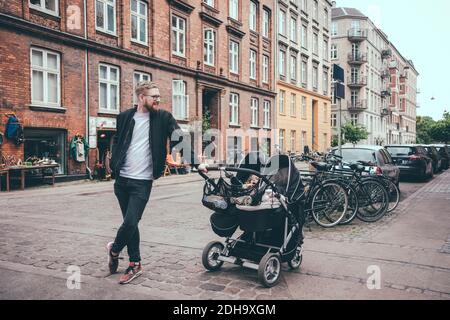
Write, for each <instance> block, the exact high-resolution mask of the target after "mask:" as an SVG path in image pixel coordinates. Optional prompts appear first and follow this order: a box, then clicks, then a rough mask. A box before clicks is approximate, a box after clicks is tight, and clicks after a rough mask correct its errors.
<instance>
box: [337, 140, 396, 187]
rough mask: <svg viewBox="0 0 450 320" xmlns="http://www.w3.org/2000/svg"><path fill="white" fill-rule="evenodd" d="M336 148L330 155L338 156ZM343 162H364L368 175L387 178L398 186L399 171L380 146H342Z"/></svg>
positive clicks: (387, 153)
mask: <svg viewBox="0 0 450 320" xmlns="http://www.w3.org/2000/svg"><path fill="white" fill-rule="evenodd" d="M338 152H339V150H338V148H333V149H332V151H331V153H333V154H338ZM342 157H343V161H345V162H350V163H356V162H358V161H364V162H366V163H367V164H370V166H366V171H367V172H369V173H370V174H376V175H384V176H386V177H389V178H390V179H391V180H392V181H393V182H394V183H395V184H396V185H397V186H398V185H399V176H400V169H399V168H398V167H397V166H396V165H395V164H394V162H393V160H392V158H391V155H390V154H389V152H388V151H387V150H386V149H385V148H383V147H380V146H355V147H353V146H343V147H342Z"/></svg>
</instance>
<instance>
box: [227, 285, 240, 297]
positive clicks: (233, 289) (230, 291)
mask: <svg viewBox="0 0 450 320" xmlns="http://www.w3.org/2000/svg"><path fill="white" fill-rule="evenodd" d="M240 291H242V289H239V288H236V287H226V288H225V289H224V290H223V292H225V293H228V294H231V295H235V294H237V293H239V292H240Z"/></svg>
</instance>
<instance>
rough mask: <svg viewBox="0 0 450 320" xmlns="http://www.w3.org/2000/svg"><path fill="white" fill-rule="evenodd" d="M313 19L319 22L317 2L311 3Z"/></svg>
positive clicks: (315, 0)
mask: <svg viewBox="0 0 450 320" xmlns="http://www.w3.org/2000/svg"><path fill="white" fill-rule="evenodd" d="M313 19H315V20H316V21H317V22H318V21H319V3H318V2H317V0H314V1H313Z"/></svg>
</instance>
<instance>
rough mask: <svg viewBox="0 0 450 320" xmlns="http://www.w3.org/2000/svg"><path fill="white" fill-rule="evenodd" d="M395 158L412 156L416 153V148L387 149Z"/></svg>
mask: <svg viewBox="0 0 450 320" xmlns="http://www.w3.org/2000/svg"><path fill="white" fill-rule="evenodd" d="M386 149H387V150H388V151H389V153H390V154H391V155H392V156H393V157H402V156H410V155H412V154H414V153H415V150H414V148H410V147H386Z"/></svg>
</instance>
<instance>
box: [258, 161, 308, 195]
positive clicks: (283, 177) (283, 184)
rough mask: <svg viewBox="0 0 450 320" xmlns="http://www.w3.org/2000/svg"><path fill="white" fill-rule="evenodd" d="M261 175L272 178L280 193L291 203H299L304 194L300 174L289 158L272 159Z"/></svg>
mask: <svg viewBox="0 0 450 320" xmlns="http://www.w3.org/2000/svg"><path fill="white" fill-rule="evenodd" d="M261 173H262V174H263V175H265V176H269V177H270V178H269V180H270V181H271V182H272V183H273V184H275V185H276V186H277V188H278V192H280V193H281V194H282V195H284V196H285V197H287V198H288V200H289V202H296V201H298V200H299V199H300V197H301V195H302V194H303V183H302V179H301V177H300V173H299V172H298V170H297V168H296V167H295V165H294V162H292V160H291V158H290V157H289V156H287V155H283V154H282V155H275V156H273V157H271V158H270V159H269V161H268V162H267V164H266V166H265V167H264V168H263V170H262V172H261Z"/></svg>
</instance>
